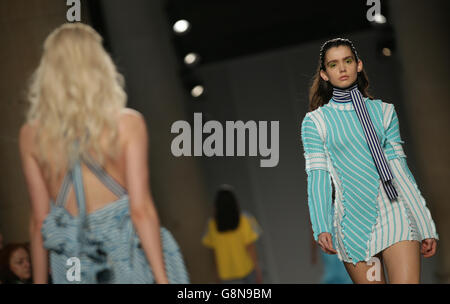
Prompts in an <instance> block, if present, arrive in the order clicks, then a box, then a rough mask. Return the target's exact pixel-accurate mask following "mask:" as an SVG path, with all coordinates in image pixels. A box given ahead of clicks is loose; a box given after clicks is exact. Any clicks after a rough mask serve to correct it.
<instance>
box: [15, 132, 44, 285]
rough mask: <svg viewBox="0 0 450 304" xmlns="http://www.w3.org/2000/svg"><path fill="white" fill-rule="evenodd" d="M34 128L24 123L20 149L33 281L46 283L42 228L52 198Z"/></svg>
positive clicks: (20, 137)
mask: <svg viewBox="0 0 450 304" xmlns="http://www.w3.org/2000/svg"><path fill="white" fill-rule="evenodd" d="M32 145H33V130H32V128H31V127H30V126H29V125H24V126H23V127H22V128H21V129H20V134H19V150H20V156H21V162H22V171H23V173H24V175H25V180H26V184H27V189H28V194H29V199H30V203H31V216H30V226H29V232H30V246H31V264H32V265H33V282H34V283H38V284H39V283H40V284H46V283H47V280H48V253H47V250H46V249H45V248H44V246H43V240H42V234H41V228H42V224H43V222H44V220H45V218H46V217H47V214H48V212H49V203H50V198H49V194H48V192H47V187H46V186H45V181H44V178H43V176H42V173H41V170H40V168H39V165H38V162H37V160H36V159H35V158H34V156H33V153H32V150H33V149H32Z"/></svg>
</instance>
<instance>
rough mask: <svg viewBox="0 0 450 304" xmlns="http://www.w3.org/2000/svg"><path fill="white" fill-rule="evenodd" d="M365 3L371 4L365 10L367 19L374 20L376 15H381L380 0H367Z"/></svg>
mask: <svg viewBox="0 0 450 304" xmlns="http://www.w3.org/2000/svg"><path fill="white" fill-rule="evenodd" d="M366 5H373V6H372V7H370V8H369V9H368V10H367V14H366V17H367V20H369V21H370V22H372V21H375V19H376V16H380V15H381V3H380V0H367V2H366Z"/></svg>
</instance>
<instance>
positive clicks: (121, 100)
mask: <svg viewBox="0 0 450 304" xmlns="http://www.w3.org/2000/svg"><path fill="white" fill-rule="evenodd" d="M28 100H29V102H30V104H31V107H30V109H29V111H28V113H27V122H29V123H31V124H32V123H34V122H37V125H38V128H37V134H36V137H35V139H36V143H37V145H38V147H39V155H38V159H39V161H40V163H41V165H43V166H44V168H46V167H47V166H46V165H48V162H49V156H52V159H53V160H54V162H53V161H52V165H54V166H55V169H56V172H57V174H60V173H61V170H62V169H63V168H64V167H65V166H68V167H71V166H72V165H73V162H74V161H75V160H77V159H79V158H80V157H83V156H87V154H88V152H89V151H92V152H93V156H94V157H95V158H96V159H97V160H98V161H99V162H100V164H103V163H104V160H105V156H106V157H108V156H109V157H113V158H114V157H115V156H116V154H117V144H116V143H117V137H118V127H117V114H118V112H119V111H120V109H122V108H124V107H125V105H126V100H127V96H126V93H125V91H124V79H123V77H122V75H121V74H120V73H119V72H118V71H117V70H116V67H115V65H114V63H113V61H112V59H111V57H110V56H109V55H108V53H107V52H106V51H105V49H104V48H103V46H102V38H101V36H100V35H99V34H98V33H97V32H96V31H95V30H94V29H92V28H91V27H90V26H88V25H85V24H81V23H68V24H63V25H62V26H60V27H58V28H57V29H55V30H54V31H53V32H52V33H51V34H50V35H49V36H48V37H47V39H46V40H45V43H44V51H43V54H42V58H41V61H40V64H39V66H38V68H37V69H36V71H35V72H34V74H33V76H32V78H31V83H30V87H29V92H28ZM102 134H105V138H106V142H105V141H103V142H102V143H101V142H100V137H101V135H102ZM75 143H78V144H75ZM91 155H92V154H91ZM46 173H48V172H46Z"/></svg>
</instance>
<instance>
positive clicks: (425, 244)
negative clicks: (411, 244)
mask: <svg viewBox="0 0 450 304" xmlns="http://www.w3.org/2000/svg"><path fill="white" fill-rule="evenodd" d="M436 247H437V242H436V239H425V240H423V241H422V248H421V253H422V254H423V257H424V258H429V257H432V256H433V255H434V254H435V253H436Z"/></svg>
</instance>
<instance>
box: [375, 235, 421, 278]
mask: <svg viewBox="0 0 450 304" xmlns="http://www.w3.org/2000/svg"><path fill="white" fill-rule="evenodd" d="M383 260H384V263H385V265H386V272H387V275H388V278H389V283H390V284H418V283H420V243H419V242H418V241H401V242H398V243H395V244H394V245H392V246H390V247H388V248H386V249H385V250H383Z"/></svg>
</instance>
